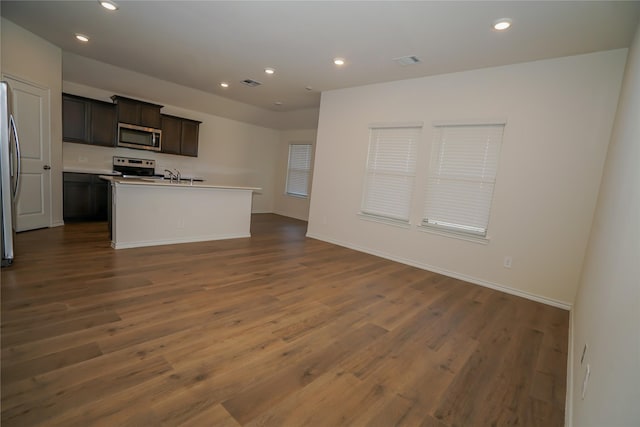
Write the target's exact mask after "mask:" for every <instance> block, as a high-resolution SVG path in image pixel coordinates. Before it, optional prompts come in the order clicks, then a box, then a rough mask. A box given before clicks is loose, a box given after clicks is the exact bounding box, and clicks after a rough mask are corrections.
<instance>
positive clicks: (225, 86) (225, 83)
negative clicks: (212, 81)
mask: <svg viewBox="0 0 640 427" xmlns="http://www.w3.org/2000/svg"><path fill="white" fill-rule="evenodd" d="M220 87H224V88H227V87H229V83H227V82H221V83H220Z"/></svg>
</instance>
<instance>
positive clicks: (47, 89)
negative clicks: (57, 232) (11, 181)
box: [1, 72, 54, 231]
mask: <svg viewBox="0 0 640 427" xmlns="http://www.w3.org/2000/svg"><path fill="white" fill-rule="evenodd" d="M1 78H2V80H6V79H10V80H15V81H17V82H19V83H22V84H25V85H28V86H32V87H34V88H37V89H40V90H42V91H44V92H46V93H47V103H48V104H47V110H48V115H49V116H48V117H47V121H48V129H47V130H48V132H47V134H48V138H47V141H45V144H47V145H48V148H49V150H48V158H46V159H44V161H45V163H46V164H48V165H49V166H51V148H52V139H51V132H52V126H51V88H50V87H47V86H44V85H42V84H40V83H36V82H33V81H31V80H29V79H25V78H24V77H18V76H16V75H14V74H11V73H5V72H3V73H2V75H1ZM53 175H54V174H53V168H52V169H50V170H49V183H48V185H47V186H46V187H45V188H44V190H45V191H47V192H48V193H49V206H48V208H49V218H48V224H47V225H46V226H47V227H49V228H51V227H53V186H52V182H53ZM16 221H17V218H16ZM24 231H28V230H24Z"/></svg>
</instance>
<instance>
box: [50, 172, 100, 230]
mask: <svg viewBox="0 0 640 427" xmlns="http://www.w3.org/2000/svg"><path fill="white" fill-rule="evenodd" d="M62 191H63V218H64V220H65V221H106V220H107V218H108V213H109V194H108V183H107V181H105V180H102V179H100V178H99V177H98V175H94V174H89V173H75V172H65V173H64V178H63V190H62Z"/></svg>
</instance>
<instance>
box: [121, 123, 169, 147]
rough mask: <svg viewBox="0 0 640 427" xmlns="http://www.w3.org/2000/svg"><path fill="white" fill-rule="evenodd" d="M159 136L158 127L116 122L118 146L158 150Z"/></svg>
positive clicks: (160, 136)
mask: <svg viewBox="0 0 640 427" xmlns="http://www.w3.org/2000/svg"><path fill="white" fill-rule="evenodd" d="M161 138H162V131H161V130H160V129H153V128H146V127H142V126H136V125H130V124H128V123H118V147H128V148H137V149H140V150H151V151H160V148H161Z"/></svg>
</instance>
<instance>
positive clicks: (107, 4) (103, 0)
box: [98, 0, 118, 10]
mask: <svg viewBox="0 0 640 427" xmlns="http://www.w3.org/2000/svg"><path fill="white" fill-rule="evenodd" d="M98 1H99V2H100V6H102V7H104V8H105V9H107V10H118V5H117V4H115V3H114V2H112V1H109V0H98Z"/></svg>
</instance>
